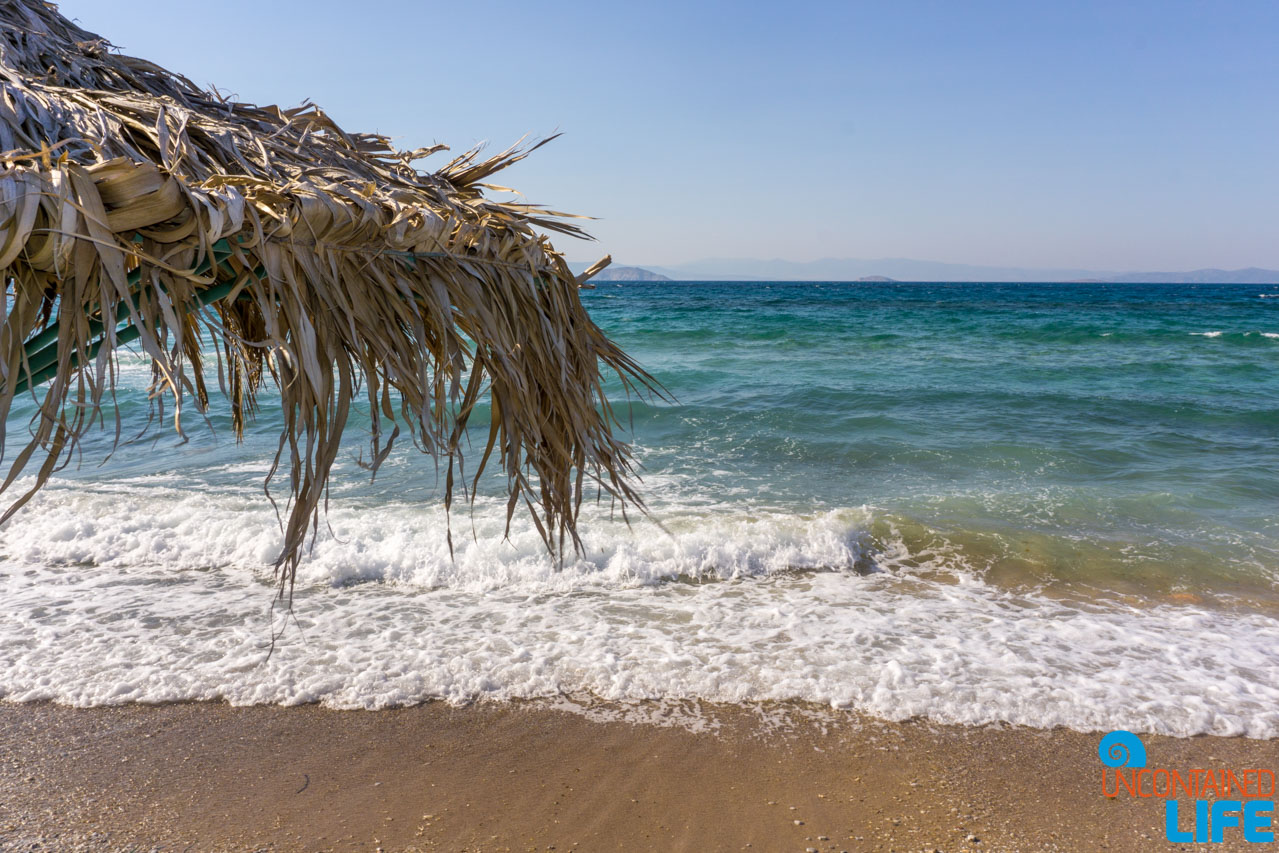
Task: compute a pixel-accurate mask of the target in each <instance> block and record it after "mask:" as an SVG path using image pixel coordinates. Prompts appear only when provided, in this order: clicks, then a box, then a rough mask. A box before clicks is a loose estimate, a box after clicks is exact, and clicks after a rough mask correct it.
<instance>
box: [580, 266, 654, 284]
mask: <svg viewBox="0 0 1279 853" xmlns="http://www.w3.org/2000/svg"><path fill="white" fill-rule="evenodd" d="M670 280H671V279H670V278H669V277H667V276H664V275H661V274H659V273H655V272H653V271H652V270H646V269H644V268H643V267H611V266H610V267H605V268H604V270H603V272H601V273H600V274H599V275H596V276H594V277H593V278H592V279H591V281H670Z"/></svg>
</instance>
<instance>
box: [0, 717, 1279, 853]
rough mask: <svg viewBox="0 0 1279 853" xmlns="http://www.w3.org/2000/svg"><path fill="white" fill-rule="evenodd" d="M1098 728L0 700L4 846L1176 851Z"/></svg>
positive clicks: (1230, 754) (1194, 742) (1206, 743)
mask: <svg viewBox="0 0 1279 853" xmlns="http://www.w3.org/2000/svg"><path fill="white" fill-rule="evenodd" d="M643 715H647V716H648V717H649V718H650V719H652V720H656V721H657V722H636V721H635V720H636V719H638V717H639V716H643ZM626 716H629V717H630V718H631V719H624V717H626ZM676 717H679V718H683V721H682V722H680V721H678V720H675V719H674V718H676ZM692 720H695V721H696V722H695V723H690V721H692ZM694 729H700V730H694ZM1144 740H1145V742H1146V746H1147V750H1148V755H1149V759H1150V763H1151V764H1152V765H1161V766H1184V767H1192V766H1194V767H1205V766H1248V767H1275V766H1279V743H1276V742H1274V741H1255V740H1247V739H1240V738H1229V739H1226V738H1211V737H1199V738H1189V739H1179V738H1161V737H1154V736H1147V737H1145V738H1144ZM1097 741H1098V736H1097V735H1095V734H1081V733H1078V732H1073V731H1067V730H1053V731H1039V730H1034V729H1026V728H1012V727H984V728H963V727H951V726H937V725H933V724H929V723H925V722H906V723H884V722H879V721H875V720H870V719H865V718H858V717H855V716H852V715H848V714H840V715H834V714H831V713H829V712H825V711H823V710H821V709H817V708H814V707H808V706H799V705H796V706H785V707H776V706H775V707H765V708H740V707H732V706H700V707H692V706H690V707H688V708H685V709H677V708H672V707H664V708H663V707H658V706H636V707H632V708H630V709H621V708H616V707H612V708H610V707H608V706H603V707H600V708H597V709H595V710H593V711H591V712H589V713H582V712H580V711H576V712H575V711H567V710H562V709H557V708H552V707H547V706H544V705H527V704H496V703H494V704H480V705H476V706H472V707H468V708H457V707H452V706H449V705H446V704H441V703H433V704H426V705H422V706H418V707H412V708H405V709H397V710H385V711H355V712H343V711H331V710H328V709H325V708H322V707H319V706H302V707H292V708H281V707H273V706H261V707H240V708H237V707H230V706H227V705H222V704H209V703H193V704H173V705H160V706H139V705H128V706H120V707H107V708H94V709H73V708H66V707H61V706H56V705H49V704H26V705H14V704H0V743H3V745H4V748H3V754H2V756H0V847H3V848H4V849H6V850H51V849H52V850H77V849H88V850H153V849H154V850H282V851H283V850H375V849H378V848H381V849H384V850H387V851H390V850H457V851H462V850H466V851H515V850H519V851H529V850H539V851H544V850H556V851H570V850H577V851H591V850H765V851H773V850H795V851H804V850H818V851H839V850H848V851H861V850H884V851H888V850H899V851H905V850H909V851H915V850H927V851H933V850H942V851H961V850H973V851H978V850H981V851H986V850H1089V849H1091V850H1096V849H1110V850H1158V849H1187V848H1188V847H1189V845H1183V846H1180V847H1174V846H1173V845H1169V844H1168V843H1167V842H1165V841H1164V833H1163V809H1164V806H1163V801H1162V800H1158V799H1131V798H1128V797H1123V798H1120V799H1114V800H1112V799H1107V798H1105V797H1104V796H1102V794H1101V790H1100V780H1101V773H1100V770H1101V765H1100V763H1099V762H1098V759H1097V755H1096V747H1097ZM1235 832H1236V836H1237V832H1238V831H1237V830H1236V831H1235ZM1202 846H1203V847H1204V849H1208V845H1202ZM1249 846H1252V845H1245V844H1244V843H1243V841H1242V838H1241V837H1238V836H1237V837H1235V838H1233V839H1232V838H1230V835H1229V834H1228V835H1227V843H1226V844H1224V845H1222V844H1214V845H1211V849H1217V850H1221V849H1244V848H1245V847H1249Z"/></svg>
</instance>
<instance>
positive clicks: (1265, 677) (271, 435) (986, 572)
mask: <svg viewBox="0 0 1279 853" xmlns="http://www.w3.org/2000/svg"><path fill="white" fill-rule="evenodd" d="M583 299H584V301H585V302H586V304H587V305H588V307H589V310H590V312H591V314H592V316H593V317H594V318H595V320H596V321H597V322H598V323H599V324H600V325H601V326H602V327H603V328H604V329H605V330H606V331H607V332H608V333H609V334H610V335H611V336H612V337H614V338H615V339H616V340H617V341H618V342H619V343H621V344H622V345H623V346H624V347H625V348H626V349H627V350H628V351H629V352H630V353H631V354H632V355H634V356H635V357H636V358H637V359H638V360H639V361H640V363H641V364H643V365H644V367H646V368H647V369H648V370H649V371H650V372H651V373H652V375H653V376H654V377H655V378H656V379H658V380H659V381H660V382H661V383H662V384H663V385H664V386H665V388H666V389H667V390H668V391H669V395H670V397H671V399H669V400H663V399H651V400H637V401H632V405H631V406H630V409H629V415H630V422H629V423H628V426H629V427H630V428H632V429H633V432H632V434H631V437H632V439H633V442H634V445H635V450H636V456H637V459H638V461H639V462H640V463H641V464H642V465H643V468H644V484H643V489H642V492H643V494H644V495H645V497H646V500H647V502H648V505H649V509H650V513H651V515H650V516H649V517H647V518H643V517H640V518H636V519H634V520H633V524H630V525H628V524H627V523H625V522H624V521H622V520H621V519H620V518H619V517H617V516H616V515H615V514H613V513H611V512H610V507H609V506H608V505H607V504H603V505H595V504H591V505H588V506H587V507H585V508H584V511H583V518H582V529H583V534H584V542H585V551H584V553H582V554H581V555H579V556H578V557H577V558H576V559H571V560H568V561H567V562H566V563H565V564H564V565H563V566H557V565H556V564H554V563H553V562H552V561H550V560H549V559H548V558H547V555H546V554H545V552H544V550H543V548H542V546H541V542H540V539H539V537H538V536H537V533H536V531H535V530H534V529H533V527H532V526H531V525H530V524H529V523H527V522H526V521H525V520H524V519H523V518H520V517H517V519H516V523H515V524H514V525H513V527H512V528H511V530H510V535H509V537H505V536H504V534H505V509H504V501H503V500H502V499H501V497H500V490H499V489H498V488H497V486H498V485H499V484H495V483H489V484H488V486H487V487H486V488H485V489H484V490H482V492H481V495H480V496H479V497H478V499H477V501H476V503H475V505H474V507H473V509H472V510H471V511H469V512H468V511H463V512H461V513H459V514H455V516H454V518H453V520H452V526H453V531H454V542H455V545H456V551H455V553H454V554H452V555H451V554H450V553H449V550H448V547H447V545H446V544H445V525H446V519H445V518H444V516H443V514H442V511H441V509H440V506H439V493H440V491H439V482H438V480H437V476H436V475H437V472H436V469H435V467H434V465H433V463H432V462H431V460H429V459H427V458H424V457H422V456H420V455H418V454H416V453H414V452H412V451H410V450H408V449H406V448H403V447H401V448H400V449H399V450H398V451H397V452H396V453H394V454H393V455H392V456H391V458H390V459H389V460H388V461H387V463H386V464H385V465H384V467H383V469H382V470H381V471H380V473H379V474H378V477H377V479H376V481H373V482H370V481H369V479H368V476H367V474H366V473H365V472H363V471H362V470H360V469H359V467H358V465H356V463H355V458H356V455H357V453H358V452H359V450H360V447H361V442H362V441H363V440H364V439H366V438H367V436H366V435H364V434H363V430H364V429H366V427H367V422H364V423H361V422H360V421H359V419H358V418H357V420H356V422H355V423H354V424H353V426H352V429H351V430H350V435H349V438H350V442H349V453H345V454H344V455H343V456H342V458H341V461H340V462H339V464H338V466H337V469H336V471H335V475H334V479H333V491H332V499H331V501H330V505H329V512H328V515H327V516H326V518H325V523H324V524H322V525H321V527H320V531H319V534H318V536H317V537H316V541H315V544H314V547H313V549H312V550H311V551H310V552H309V554H308V556H307V559H306V561H305V563H304V564H303V566H302V568H301V570H300V574H299V578H298V586H297V590H296V597H295V601H294V615H295V619H294V620H293V621H290V622H289V625H288V630H286V631H285V632H284V633H283V634H282V635H281V636H280V638H279V641H278V642H277V643H276V645H275V651H274V653H273V654H272V655H271V656H270V658H269V659H268V658H267V655H266V650H267V648H269V647H270V642H269V638H270V636H271V631H272V630H276V631H278V630H280V629H281V628H283V627H285V626H284V625H283V624H282V623H281V620H280V618H279V613H278V611H277V612H276V614H275V615H274V617H273V616H272V613H271V611H270V603H271V600H272V593H273V590H274V586H273V580H272V576H271V571H270V568H269V566H270V563H271V561H272V560H273V558H274V557H275V555H276V554H277V553H278V549H279V547H280V533H279V527H278V523H277V520H276V517H275V515H274V514H273V512H272V510H271V508H270V506H269V504H267V502H266V501H265V500H264V499H263V497H262V479H263V477H264V476H265V473H266V471H267V468H268V466H269V460H270V457H271V455H272V453H273V451H274V449H275V441H276V437H277V436H278V429H279V427H280V424H281V419H280V414H279V412H278V409H277V408H276V405H275V401H273V400H272V399H271V398H270V397H269V396H268V397H266V398H264V399H263V400H262V408H261V413H260V415H259V418H258V421H257V423H256V424H255V425H254V426H253V427H251V428H250V429H249V431H248V435H247V440H246V441H245V442H244V444H237V443H235V442H234V441H233V440H232V434H231V429H230V423H229V417H228V415H227V411H226V407H225V406H224V405H221V404H220V402H219V403H215V407H214V410H213V411H212V412H211V413H210V414H209V418H208V424H207V425H206V424H205V422H204V421H203V420H202V419H201V418H200V417H199V416H197V415H196V414H195V413H194V412H188V413H187V415H186V417H185V426H186V429H187V440H186V441H185V442H184V441H181V440H179V439H177V438H176V437H175V436H174V435H173V434H172V432H169V431H166V429H167V427H168V426H169V425H165V426H164V427H162V428H160V429H158V430H156V429H153V430H152V431H151V432H150V433H149V434H148V436H147V437H146V438H144V439H141V440H131V441H127V442H126V443H125V444H123V445H122V446H120V447H119V448H117V449H116V450H115V452H114V453H113V454H110V458H109V459H107V457H108V455H109V453H110V451H111V445H112V441H111V435H110V434H109V433H108V434H99V435H94V436H92V437H91V438H90V439H89V440H87V441H86V442H85V444H84V446H83V448H82V454H81V457H80V459H81V464H80V465H79V466H78V467H76V466H73V467H72V468H69V469H67V470H66V471H64V472H62V473H60V474H59V475H58V477H57V478H55V481H54V482H53V483H51V485H50V487H49V488H48V489H46V490H45V491H44V492H42V493H41V494H40V495H39V496H38V497H37V498H36V499H35V500H34V501H33V502H32V503H31V505H30V506H28V507H27V508H26V509H25V510H24V511H23V512H22V513H21V514H19V515H18V516H16V517H15V518H14V519H12V520H11V521H10V522H8V523H7V524H6V525H5V526H4V527H3V528H0V698H6V699H8V700H10V701H28V700H54V701H59V702H68V703H72V704H85V705H92V704H102V703H113V702H132V701H147V702H151V701H167V700H182V699H217V700H226V701H230V702H235V703H251V702H268V703H294V702H313V701H318V702H324V703H326V704H329V705H333V706H336V707H356V708H378V707H385V706H389V705H399V704H405V703H413V702H420V701H426V700H431V699H446V700H449V701H459V702H467V701H474V700H477V699H487V700H495V701H501V700H507V699H512V698H543V699H545V698H551V697H562V696H565V695H569V696H573V697H576V698H575V700H574V701H575V702H576V701H578V700H579V699H580V700H582V701H585V702H586V704H588V705H589V703H590V701H591V700H592V699H593V698H603V699H608V700H614V701H623V702H627V701H631V700H639V699H646V700H663V701H665V700H671V701H675V702H683V701H684V700H688V699H702V700H709V701H715V702H735V703H756V702H766V701H772V700H800V701H805V702H814V703H821V704H824V705H828V706H830V707H831V708H832V709H834V710H833V711H832V713H841V712H842V711H843V710H845V709H851V710H854V711H858V712H861V713H868V714H873V715H876V716H880V717H885V718H890V719H902V718H907V717H915V716H922V717H927V718H930V719H934V720H937V721H941V722H948V723H960V724H984V723H990V722H995V721H1004V722H1009V723H1015V724H1019V725H1028V726H1041V727H1051V726H1055V725H1065V726H1070V727H1073V728H1076V729H1081V730H1097V729H1100V730H1107V729H1112V728H1126V729H1129V730H1132V731H1150V732H1165V733H1170V734H1177V735H1191V734H1196V733H1202V732H1211V733H1217V734H1243V735H1248V736H1251V737H1261V738H1271V737H1276V736H1279V583H1277V581H1279V371H1276V366H1279V287H1267V286H1261V287H1258V286H1246V287H1239V286H1203V285H1201V286H1184V285H1176V286H1174V285H1133V286H1114V285H1095V284H1062V285H1042V284H1033V285H1031V284H1024V285H1016V284H839V283H812V282H808V283H689V284H682V283H672V284H647V283H645V284H627V285H614V284H608V283H602V284H600V286H599V288H598V289H597V290H595V291H590V292H586V293H584V294H583ZM148 377H149V369H148V367H147V366H146V364H145V363H144V362H143V361H142V360H141V359H139V358H126V359H124V360H123V363H122V365H121V386H120V394H119V401H120V412H121V422H122V435H124V436H125V437H126V438H127V437H130V436H132V435H134V434H136V433H138V432H140V431H141V430H142V429H143V427H144V426H145V424H146V418H147V408H148V406H147V401H146V394H145V387H146V385H147V381H148ZM614 390H615V391H616V390H617V389H616V387H614ZM23 407H26V408H23ZM30 413H31V409H30V403H29V402H20V403H19V404H18V407H17V409H16V410H15V413H14V415H13V416H12V418H11V422H10V425H9V429H10V434H9V444H8V447H9V449H10V452H12V449H13V448H14V447H17V446H18V441H19V439H20V438H21V434H22V430H23V425H24V424H25V421H26V417H25V416H29V415H30ZM24 415H25V416H24ZM485 417H486V415H485V414H484V413H483V412H480V413H479V414H478V416H477V420H476V423H477V424H478V425H479V426H480V428H481V430H482V428H483V421H484V418H485ZM108 424H109V421H108ZM104 460H106V461H105V462H104Z"/></svg>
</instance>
